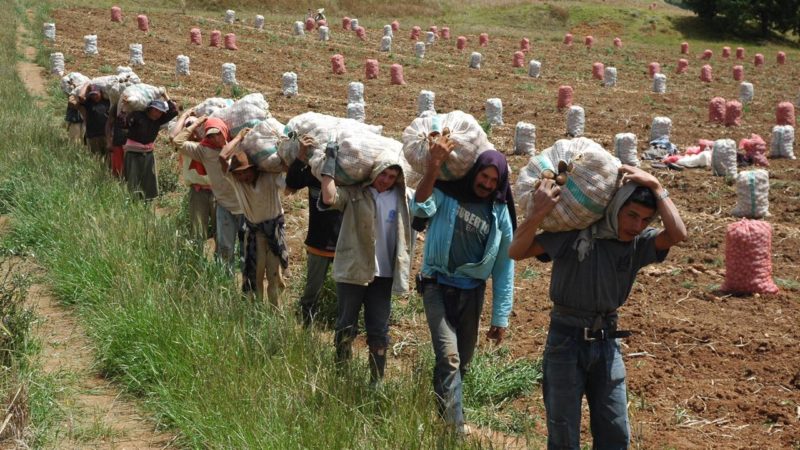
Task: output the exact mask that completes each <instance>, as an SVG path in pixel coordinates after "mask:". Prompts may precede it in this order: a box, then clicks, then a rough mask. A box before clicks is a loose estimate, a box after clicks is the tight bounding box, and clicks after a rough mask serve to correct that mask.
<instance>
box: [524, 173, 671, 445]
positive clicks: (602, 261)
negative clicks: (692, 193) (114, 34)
mask: <svg viewBox="0 0 800 450" xmlns="http://www.w3.org/2000/svg"><path fill="white" fill-rule="evenodd" d="M620 173H621V174H622V181H623V183H624V184H623V185H622V187H620V188H619V190H618V191H617V192H616V194H614V197H613V198H612V199H611V202H610V203H609V204H608V206H607V207H606V209H605V215H604V217H603V218H602V219H600V220H599V221H598V222H596V223H594V224H593V225H591V226H590V227H589V228H586V229H583V230H573V231H562V232H557V233H552V232H543V233H539V234H537V230H538V229H539V227H540V225H541V223H542V221H543V220H544V218H545V217H546V216H547V215H548V214H550V212H551V211H552V210H553V208H555V207H556V205H557V204H558V201H559V199H560V195H561V188H560V187H559V186H558V185H556V183H555V182H554V181H553V180H548V179H543V180H542V181H541V184H540V186H539V188H538V189H537V190H536V191H535V192H534V194H533V209H532V211H531V213H530V215H529V216H528V217H527V218H526V219H525V222H523V223H522V225H520V227H519V229H518V230H517V233H516V234H515V236H514V240H513V242H512V244H511V247H510V248H509V255H510V256H511V257H512V258H514V259H516V260H521V259H524V258H530V257H536V258H538V259H539V260H540V261H544V262H547V261H553V270H552V276H551V280H550V300H552V301H553V310H552V312H551V313H550V328H549V330H548V333H547V342H546V344H545V349H544V358H543V361H542V372H543V380H542V391H543V394H544V406H545V410H546V413H547V448H549V449H577V448H580V437H581V401H582V398H583V396H584V395H585V396H586V399H587V401H588V404H589V416H590V425H591V431H592V440H593V445H594V448H607V449H626V448H628V446H629V445H630V430H629V426H628V409H627V404H628V400H627V393H626V387H625V364H624V362H623V360H622V353H621V351H620V342H619V341H620V338H623V337H627V336H629V335H630V334H631V332H630V331H623V330H618V329H617V322H618V314H617V309H618V308H619V307H621V306H622V305H623V304H624V303H625V301H626V300H627V298H628V295H629V294H630V292H631V287H632V286H633V283H634V280H635V279H636V274H637V273H638V272H639V269H641V268H642V267H644V266H646V265H648V264H652V263H656V262H662V261H664V259H665V258H666V257H667V253H668V252H669V249H670V248H671V247H672V246H674V245H675V244H677V243H679V242H681V241H683V240H685V239H686V236H687V232H686V226H685V225H684V224H683V220H682V219H681V217H680V214H679V213H678V209H677V208H676V207H675V205H674V204H673V203H672V200H670V198H669V193H668V192H667V190H666V189H664V187H663V186H662V185H661V183H660V182H659V181H658V179H657V178H656V177H654V176H653V175H651V174H649V173H647V172H645V171H644V170H641V169H638V168H636V167H631V166H625V165H623V166H622V167H621V168H620ZM659 215H660V216H661V221H662V223H663V224H664V229H662V230H659V229H656V228H650V227H649V225H650V223H651V222H652V221H653V220H655V218H656V216H659Z"/></svg>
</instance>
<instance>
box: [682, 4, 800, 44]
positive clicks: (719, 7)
mask: <svg viewBox="0 0 800 450" xmlns="http://www.w3.org/2000/svg"><path fill="white" fill-rule="evenodd" d="M684 3H685V5H686V6H687V7H688V8H689V9H691V10H692V11H694V12H695V13H696V14H697V15H698V17H700V19H702V20H703V21H706V22H712V21H717V22H719V24H721V25H723V26H724V27H725V28H727V29H730V30H733V31H737V32H746V31H748V30H754V31H757V32H758V33H759V34H760V35H761V36H768V35H769V33H770V32H771V31H776V32H779V33H785V32H787V31H789V30H794V31H798V30H800V0H685V2H684Z"/></svg>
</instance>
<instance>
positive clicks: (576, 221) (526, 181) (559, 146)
mask: <svg viewBox="0 0 800 450" xmlns="http://www.w3.org/2000/svg"><path fill="white" fill-rule="evenodd" d="M620 166H621V164H620V162H619V160H618V159H617V158H615V157H614V156H612V155H611V154H610V153H608V152H607V151H606V150H605V149H604V148H603V147H602V146H600V144H598V143H596V142H594V141H592V140H591V139H587V138H576V139H561V140H559V141H556V143H555V144H554V145H553V146H552V147H550V148H548V149H546V150H544V151H542V152H541V153H539V154H538V155H536V156H534V157H532V158H531V160H530V162H529V163H528V165H527V166H525V167H523V168H522V170H521V171H520V174H519V177H518V178H517V182H516V184H515V185H514V196H515V197H516V198H517V202H518V205H519V207H520V211H523V213H524V214H526V215H527V214H529V213H530V211H531V210H532V208H533V193H534V191H535V190H536V189H537V188H538V187H539V182H540V180H541V179H542V178H555V180H556V183H558V184H559V185H562V186H564V188H563V189H562V190H561V199H560V200H559V201H558V203H557V204H556V206H555V208H554V209H553V211H552V212H550V214H548V215H547V217H545V219H544V221H543V222H542V229H543V230H545V231H568V230H578V229H583V228H586V227H588V226H589V225H591V224H592V223H594V222H596V221H598V220H600V218H602V217H603V211H604V210H605V208H606V206H607V205H608V202H609V201H611V198H612V197H613V196H614V193H615V192H616V191H617V188H618V182H617V180H618V172H619V168H620Z"/></svg>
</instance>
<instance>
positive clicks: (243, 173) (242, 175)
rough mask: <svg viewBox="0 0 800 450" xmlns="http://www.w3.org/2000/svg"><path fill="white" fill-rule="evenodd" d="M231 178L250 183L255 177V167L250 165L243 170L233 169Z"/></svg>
mask: <svg viewBox="0 0 800 450" xmlns="http://www.w3.org/2000/svg"><path fill="white" fill-rule="evenodd" d="M232 174H233V178H235V179H236V181H238V182H240V183H252V182H253V180H255V179H256V168H255V167H250V168H248V169H245V170H234V171H233V172H232Z"/></svg>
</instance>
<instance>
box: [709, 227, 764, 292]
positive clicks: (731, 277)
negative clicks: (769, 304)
mask: <svg viewBox="0 0 800 450" xmlns="http://www.w3.org/2000/svg"><path fill="white" fill-rule="evenodd" d="M722 290H723V291H725V292H731V293H734V294H754V293H758V294H775V293H777V292H778V286H776V285H775V282H774V281H773V280H772V226H770V224H769V223H767V222H764V221H762V220H748V219H743V220H741V221H739V222H735V223H732V224H730V225H728V231H727V233H726V234H725V283H724V284H723V285H722Z"/></svg>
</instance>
